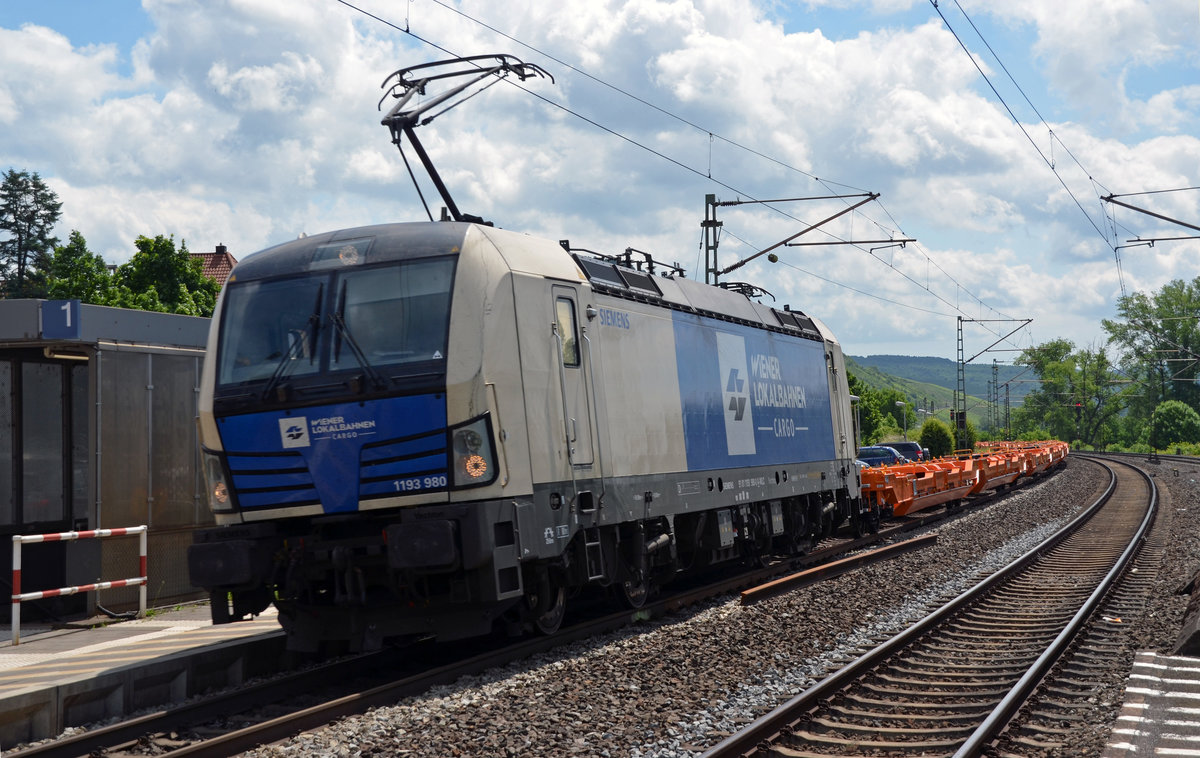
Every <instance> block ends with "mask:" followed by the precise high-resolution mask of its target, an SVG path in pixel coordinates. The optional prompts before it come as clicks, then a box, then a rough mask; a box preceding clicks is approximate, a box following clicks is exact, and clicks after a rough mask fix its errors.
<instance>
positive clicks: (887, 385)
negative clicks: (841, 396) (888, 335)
mask: <svg viewBox="0 0 1200 758" xmlns="http://www.w3.org/2000/svg"><path fill="white" fill-rule="evenodd" d="M846 367H847V369H848V370H849V371H850V373H851V374H853V375H854V376H855V377H857V378H858V379H859V380H860V381H862V382H864V383H866V384H867V385H869V386H871V387H874V388H877V389H894V390H898V391H899V392H902V393H904V394H905V395H907V396H908V397H909V398H911V399H912V402H913V404H914V405H916V406H917V407H920V408H929V407H932V408H933V409H934V414H933V415H934V416H935V417H937V418H939V419H941V420H942V421H945V422H947V423H949V422H950V412H949V411H950V406H951V404H952V403H953V402H954V388H955V384H956V383H957V382H958V376H957V372H956V369H955V364H954V361H950V360H947V359H945V358H920V357H912V356H903V355H872V356H867V357H865V358H861V357H855V356H847V357H846ZM1022 371H1024V368H1023V367H1014V366H1000V367H999V376H1000V381H1001V382H1004V381H1005V380H1006V379H1010V378H1013V377H1016V376H1018V375H1019V374H1021V372H1022ZM1026 376H1028V375H1026ZM1022 378H1024V377H1022ZM965 379H966V388H967V418H969V419H970V420H971V423H972V424H974V425H975V428H976V429H979V430H983V429H985V428H987V427H988V426H989V422H988V419H989V417H990V414H991V408H990V406H989V404H988V402H987V396H988V382H989V381H991V379H992V367H991V365H988V366H971V365H968V366H967V370H966V372H965ZM1033 386H1034V385H1033V384H1031V383H1022V382H1020V381H1017V382H1013V383H1012V384H1011V385H1010V387H1011V389H1010V393H1011V394H1010V400H1011V403H1012V406H1013V407H1015V406H1017V405H1019V404H1020V402H1021V399H1022V398H1024V396H1025V395H1026V394H1027V393H1028V392H1029V391H1030V389H1031V388H1032V387H1033ZM1001 402H1002V403H1003V398H1001Z"/></svg>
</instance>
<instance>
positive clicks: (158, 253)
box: [109, 234, 221, 317]
mask: <svg viewBox="0 0 1200 758" xmlns="http://www.w3.org/2000/svg"><path fill="white" fill-rule="evenodd" d="M135 245H136V246H137V252H136V253H134V254H133V257H132V258H130V259H129V262H128V263H125V264H123V265H122V266H121V267H120V268H118V269H117V275H116V290H115V292H114V293H113V295H112V297H111V298H110V303H109V304H110V305H116V306H119V307H121V308H138V309H141V310H151V311H163V312H166V313H182V314H186V315H189V316H205V317H207V316H211V315H212V312H213V308H215V307H216V304H217V294H218V292H219V291H220V289H221V288H220V285H218V284H217V283H216V282H215V281H214V280H212V279H209V278H208V277H207V276H205V275H204V273H203V272H204V262H203V261H201V260H200V259H199V258H193V257H191V256H190V255H189V254H188V250H187V243H186V242H180V244H179V249H178V250H176V248H175V237H174V235H172V236H171V237H164V236H162V235H161V234H160V235H158V236H157V237H155V238H154V239H150V238H149V237H145V236H142V237H138V238H137V242H136V243H135Z"/></svg>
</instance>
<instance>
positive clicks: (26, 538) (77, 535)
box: [12, 525, 149, 645]
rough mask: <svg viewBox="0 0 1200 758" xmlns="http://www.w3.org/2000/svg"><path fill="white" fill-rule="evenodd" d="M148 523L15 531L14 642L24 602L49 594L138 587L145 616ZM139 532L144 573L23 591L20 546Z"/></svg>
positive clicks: (140, 610) (17, 640) (18, 639)
mask: <svg viewBox="0 0 1200 758" xmlns="http://www.w3.org/2000/svg"><path fill="white" fill-rule="evenodd" d="M147 531H149V530H148V528H147V527H146V526H144V525H143V526H130V527H124V528H121V529H89V530H87V531H83V532H55V533H51V534H14V535H13V538H12V541H13V548H12V556H13V562H12V592H13V594H12V644H13V645H20V644H21V601H23V600H41V599H42V598H47V597H61V596H63V595H74V594H76V593H79V592H93V591H95V590H107V589H113V588H116V587H135V586H136V587H138V588H139V590H138V618H142V617H143V616H145V615H146V583H147V581H148V577H147V576H146V533H147ZM132 534H137V535H139V536H140V539H139V540H138V570H139V571H140V572H141V574H142V575H141V576H138V577H134V578H132V579H117V580H115V581H111V582H96V583H95V584H84V585H80V586H78V587H59V588H58V589H54V590H40V591H38V592H26V593H22V592H21V545H23V544H26V543H37V542H68V541H70V540H85V539H93V538H98V537H124V536H126V535H132Z"/></svg>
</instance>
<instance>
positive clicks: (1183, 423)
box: [1149, 400, 1200, 450]
mask: <svg viewBox="0 0 1200 758" xmlns="http://www.w3.org/2000/svg"><path fill="white" fill-rule="evenodd" d="M1149 442H1150V447H1152V448H1154V449H1155V450H1165V449H1167V448H1169V447H1171V446H1172V445H1178V444H1180V443H1192V442H1200V414H1198V413H1196V411H1194V410H1193V409H1192V408H1191V407H1190V406H1188V405H1187V404H1186V403H1183V402H1180V401H1179V400H1167V401H1166V402H1164V403H1159V405H1158V407H1157V408H1155V409H1154V413H1153V414H1151V416H1150V439H1149Z"/></svg>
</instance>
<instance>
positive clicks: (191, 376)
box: [150, 355, 199, 528]
mask: <svg viewBox="0 0 1200 758" xmlns="http://www.w3.org/2000/svg"><path fill="white" fill-rule="evenodd" d="M151 358H152V360H153V367H154V383H153V386H154V389H153V390H152V395H151V400H150V402H151V424H150V434H151V445H150V462H151V466H150V471H151V475H152V479H151V487H150V489H151V494H153V496H154V499H153V501H152V502H151V505H150V523H152V524H154V526H155V527H156V528H171V527H177V526H188V525H189V524H192V523H194V522H195V516H196V513H195V504H196V496H197V494H198V493H197V492H196V490H195V484H196V483H195V477H194V476H193V472H194V471H195V470H196V468H197V467H198V466H199V451H198V450H197V444H198V443H197V440H196V433H195V429H196V383H195V377H196V368H195V362H196V360H197V358H195V357H193V356H188V355H154V356H151Z"/></svg>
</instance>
